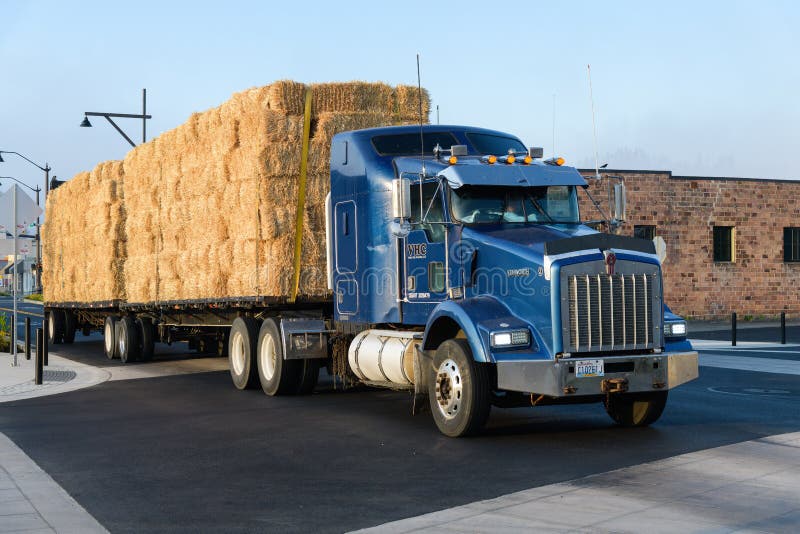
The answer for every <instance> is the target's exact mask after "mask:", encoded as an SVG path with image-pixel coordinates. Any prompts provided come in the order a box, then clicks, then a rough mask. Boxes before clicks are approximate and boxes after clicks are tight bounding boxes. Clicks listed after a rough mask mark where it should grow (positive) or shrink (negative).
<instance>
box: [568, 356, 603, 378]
mask: <svg viewBox="0 0 800 534" xmlns="http://www.w3.org/2000/svg"><path fill="white" fill-rule="evenodd" d="M591 376H605V373H604V372H603V360H581V361H577V362H575V378H588V377H591Z"/></svg>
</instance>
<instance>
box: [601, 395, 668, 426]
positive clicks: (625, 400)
mask: <svg viewBox="0 0 800 534" xmlns="http://www.w3.org/2000/svg"><path fill="white" fill-rule="evenodd" d="M603 405H605V407H606V412H607V413H608V415H609V416H610V417H611V419H613V420H614V421H615V422H616V423H617V424H618V425H622V426H627V427H634V426H647V425H650V424H652V423H655V422H656V421H657V420H658V418H659V417H661V414H662V413H663V412H664V407H666V405H667V392H666V391H652V392H643V393H616V394H612V395H606V398H605V399H604V400H603Z"/></svg>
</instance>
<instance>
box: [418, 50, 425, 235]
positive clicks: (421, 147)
mask: <svg viewBox="0 0 800 534" xmlns="http://www.w3.org/2000/svg"><path fill="white" fill-rule="evenodd" d="M417 102H418V103H419V160H420V162H421V163H422V172H420V175H419V220H420V222H422V220H423V216H422V209H423V208H422V176H423V175H424V174H425V137H424V136H423V133H422V77H421V76H420V74H419V54H417Z"/></svg>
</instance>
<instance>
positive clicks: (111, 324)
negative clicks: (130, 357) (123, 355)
mask: <svg viewBox="0 0 800 534" xmlns="http://www.w3.org/2000/svg"><path fill="white" fill-rule="evenodd" d="M117 321H118V318H117V317H116V316H115V315H108V316H106V320H105V321H104V323H103V349H104V350H105V353H106V358H108V359H109V360H113V359H115V358H118V357H119V355H118V354H117Z"/></svg>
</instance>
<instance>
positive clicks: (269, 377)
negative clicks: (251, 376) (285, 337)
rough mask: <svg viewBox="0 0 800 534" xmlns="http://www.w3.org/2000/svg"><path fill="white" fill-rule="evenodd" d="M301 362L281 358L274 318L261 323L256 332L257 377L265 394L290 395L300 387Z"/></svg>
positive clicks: (281, 352)
mask: <svg viewBox="0 0 800 534" xmlns="http://www.w3.org/2000/svg"><path fill="white" fill-rule="evenodd" d="M302 364H303V362H302V361H300V360H284V359H283V343H281V335H280V330H279V329H278V324H277V323H276V322H275V320H274V319H267V320H266V321H264V322H263V323H262V324H261V331H260V332H259V333H258V378H259V380H260V381H261V389H263V390H264V393H266V394H267V395H273V396H274V395H292V394H294V393H298V390H299V388H300V372H301V371H302V368H301V366H302Z"/></svg>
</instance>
